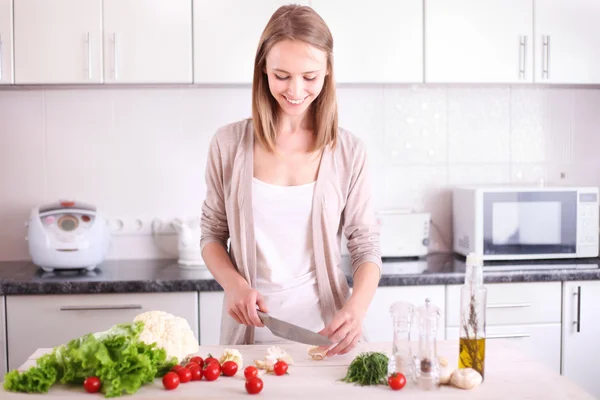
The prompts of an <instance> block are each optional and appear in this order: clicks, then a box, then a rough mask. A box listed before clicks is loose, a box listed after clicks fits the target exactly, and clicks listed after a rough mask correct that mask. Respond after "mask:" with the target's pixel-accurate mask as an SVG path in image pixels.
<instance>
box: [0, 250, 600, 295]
mask: <svg viewBox="0 0 600 400" xmlns="http://www.w3.org/2000/svg"><path fill="white" fill-rule="evenodd" d="M342 266H343V269H344V271H345V273H346V276H347V279H348V282H349V283H350V285H352V278H351V277H350V275H351V274H350V268H349V261H348V259H347V258H344V259H343V263H342ZM464 271H465V262H464V258H463V257H460V256H456V255H453V254H451V253H438V254H432V255H429V256H428V257H426V258H423V259H385V260H384V266H383V275H382V277H381V280H380V282H379V286H412V285H452V284H462V283H463V281H464ZM598 279H600V259H599V258H589V259H577V260H573V259H570V260H552V261H511V262H486V263H485V266H484V281H485V282H486V283H501V282H549V281H572V280H578V281H579V280H598ZM220 290H223V289H222V288H221V286H220V285H219V284H218V283H217V282H216V281H215V280H214V279H213V278H212V276H211V275H210V273H209V272H208V271H207V270H201V269H184V268H181V267H180V266H179V265H178V264H177V262H176V261H175V260H108V261H106V262H105V263H103V264H102V265H100V266H99V267H98V268H96V269H95V270H93V271H85V270H72V271H71V270H69V271H54V272H44V271H43V270H42V269H41V268H38V267H37V266H35V265H33V264H32V263H31V262H29V261H14V262H0V294H6V295H25V294H28V295H31V294H84V293H85V294H89V293H142V292H186V291H201V292H204V291H207V292H210V291H220Z"/></svg>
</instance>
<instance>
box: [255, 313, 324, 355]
mask: <svg viewBox="0 0 600 400" xmlns="http://www.w3.org/2000/svg"><path fill="white" fill-rule="evenodd" d="M257 312H258V317H259V318H260V320H261V321H262V323H263V324H265V326H266V327H267V328H269V330H270V331H271V332H273V335H275V336H278V337H280V338H283V339H287V340H291V341H292V342H298V343H304V344H311V345H313V346H331V345H332V344H333V342H332V341H331V340H329V339H328V338H327V337H325V336H323V335H319V334H318V333H316V332H313V331H311V330H308V329H305V328H302V327H301V326H298V325H294V324H291V323H289V322H285V321H282V320H280V319H277V318H273V317H271V316H270V315H269V314H265V313H264V312H262V311H259V310H257Z"/></svg>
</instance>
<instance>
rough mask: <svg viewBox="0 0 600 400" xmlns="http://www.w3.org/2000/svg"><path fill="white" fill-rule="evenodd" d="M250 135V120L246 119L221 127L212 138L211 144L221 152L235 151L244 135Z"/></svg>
mask: <svg viewBox="0 0 600 400" xmlns="http://www.w3.org/2000/svg"><path fill="white" fill-rule="evenodd" d="M248 134H252V119H251V118H246V119H242V120H239V121H235V122H231V123H228V124H226V125H223V126H221V127H220V128H219V129H217V131H216V132H215V134H214V135H213V137H212V140H211V143H212V145H213V146H217V147H218V148H219V149H220V150H221V151H224V150H227V149H230V150H233V149H236V148H237V147H238V146H239V145H240V144H241V143H242V140H243V138H244V137H245V135H248Z"/></svg>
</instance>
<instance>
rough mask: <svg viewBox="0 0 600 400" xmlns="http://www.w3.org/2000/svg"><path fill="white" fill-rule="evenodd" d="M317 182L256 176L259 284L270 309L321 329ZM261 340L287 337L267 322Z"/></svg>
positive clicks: (254, 205)
mask: <svg viewBox="0 0 600 400" xmlns="http://www.w3.org/2000/svg"><path fill="white" fill-rule="evenodd" d="M314 186H315V184H314V182H313V183H309V184H306V185H299V186H278V185H272V184H269V183H265V182H262V181H260V180H258V179H256V178H253V180H252V210H253V216H254V235H255V238H256V262H257V263H256V289H257V290H258V292H259V293H260V294H261V295H262V296H263V297H264V299H265V302H266V304H267V307H268V309H269V314H270V315H272V316H273V317H275V318H279V319H282V320H284V321H288V322H291V323H293V324H296V325H300V326H302V327H304V328H307V329H311V330H313V331H315V332H318V331H320V330H321V329H323V327H324V322H323V317H322V315H321V309H320V307H319V297H318V293H317V278H316V271H315V265H314V258H313V246H312V228H311V227H312V224H311V214H312V199H313V192H314ZM254 341H255V343H282V342H285V340H284V339H281V338H279V337H277V336H274V335H273V334H272V333H271V332H270V331H269V330H268V329H267V328H266V327H264V328H256V331H255V335H254Z"/></svg>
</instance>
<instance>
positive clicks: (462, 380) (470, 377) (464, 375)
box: [450, 368, 483, 389]
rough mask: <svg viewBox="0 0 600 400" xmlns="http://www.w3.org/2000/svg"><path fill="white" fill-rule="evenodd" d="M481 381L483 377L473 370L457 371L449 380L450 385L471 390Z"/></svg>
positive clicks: (463, 369)
mask: <svg viewBox="0 0 600 400" xmlns="http://www.w3.org/2000/svg"><path fill="white" fill-rule="evenodd" d="M482 381H483V377H482V376H481V374H480V373H479V372H477V371H475V370H474V369H473V368H462V369H457V370H456V371H454V373H453V374H452V377H451V378H450V383H452V384H453V385H454V386H456V387H457V388H460V389H472V388H474V387H475V386H477V385H479V384H480V383H481V382H482Z"/></svg>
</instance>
